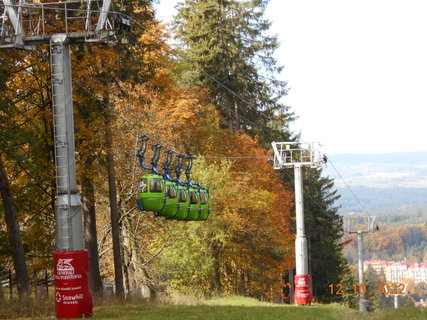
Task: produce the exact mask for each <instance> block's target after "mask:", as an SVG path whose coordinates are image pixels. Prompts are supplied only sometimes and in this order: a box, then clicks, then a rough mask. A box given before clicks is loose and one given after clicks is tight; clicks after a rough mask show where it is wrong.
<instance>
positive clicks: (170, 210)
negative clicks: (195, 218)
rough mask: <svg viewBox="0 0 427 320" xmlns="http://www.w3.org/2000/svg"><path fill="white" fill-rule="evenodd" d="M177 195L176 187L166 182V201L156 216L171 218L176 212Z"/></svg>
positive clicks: (172, 183) (177, 204)
mask: <svg viewBox="0 0 427 320" xmlns="http://www.w3.org/2000/svg"><path fill="white" fill-rule="evenodd" d="M178 206H179V195H178V186H177V185H176V183H174V182H172V181H166V201H165V203H164V207H163V209H162V210H160V211H157V215H159V216H162V217H168V218H172V217H175V216H176V214H177V212H178Z"/></svg>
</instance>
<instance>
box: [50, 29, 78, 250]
mask: <svg viewBox="0 0 427 320" xmlns="http://www.w3.org/2000/svg"><path fill="white" fill-rule="evenodd" d="M50 59H51V69H52V105H53V129H54V130H53V131H54V142H55V165H56V189H57V198H56V202H55V214H56V250H57V251H60V252H62V251H78V250H83V224H82V204H81V202H80V198H79V196H78V190H77V181H76V161H75V155H74V117H73V100H72V84H71V79H72V77H71V57H70V46H69V44H68V39H67V35H66V34H55V35H52V37H51V39H50Z"/></svg>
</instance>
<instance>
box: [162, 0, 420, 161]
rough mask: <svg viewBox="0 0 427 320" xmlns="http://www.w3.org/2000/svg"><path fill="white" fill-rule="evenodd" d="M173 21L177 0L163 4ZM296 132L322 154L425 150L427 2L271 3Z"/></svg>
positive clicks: (307, 0) (277, 0)
mask: <svg viewBox="0 0 427 320" xmlns="http://www.w3.org/2000/svg"><path fill="white" fill-rule="evenodd" d="M159 2H160V3H159V4H158V5H157V6H156V9H157V17H158V18H159V19H161V20H163V21H170V19H171V16H172V15H173V14H174V12H175V11H174V9H173V7H174V6H175V4H176V3H177V2H178V1H177V0H160V1H159ZM266 13H267V18H269V19H270V20H271V21H272V22H273V25H272V28H271V31H272V33H274V34H277V35H278V36H279V40H280V43H281V47H280V49H279V50H278V51H277V53H276V58H277V59H278V62H279V65H283V66H285V69H284V72H283V75H282V77H281V78H282V79H284V80H287V81H288V86H289V88H291V90H290V91H289V95H288V96H287V97H286V98H285V99H284V103H285V104H287V105H290V106H292V108H293V110H294V111H295V112H296V113H297V115H299V117H300V118H299V120H298V121H297V122H296V123H295V125H294V126H293V129H294V130H295V131H297V132H299V131H301V133H302V138H303V139H304V140H305V141H320V142H321V143H322V144H323V145H324V149H325V152H327V153H329V154H331V153H343V152H363V153H379V152H403V151H427V135H426V134H425V132H426V127H427V125H426V118H427V1H425V0H405V1H403V0H357V1H349V0H322V1H318V0H317V1H316V0H271V1H270V4H269V5H268V7H267V12H266Z"/></svg>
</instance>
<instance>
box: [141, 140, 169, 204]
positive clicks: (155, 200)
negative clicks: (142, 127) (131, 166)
mask: <svg viewBox="0 0 427 320" xmlns="http://www.w3.org/2000/svg"><path fill="white" fill-rule="evenodd" d="M148 140H149V138H148V137H146V136H143V137H142V145H141V148H140V149H139V150H138V154H137V155H138V157H139V162H140V164H141V166H142V167H143V168H144V169H147V170H151V171H152V173H149V174H146V175H143V176H142V177H141V180H140V182H139V187H138V200H139V201H138V206H139V208H140V209H142V210H144V211H154V212H157V211H160V210H162V209H163V207H164V205H165V200H166V198H167V197H166V188H165V181H164V179H163V176H161V175H160V174H159V173H158V172H157V169H156V167H157V163H158V161H159V159H160V149H161V148H162V146H161V145H159V144H155V145H154V146H153V147H154V155H153V158H152V159H151V164H152V166H151V167H147V166H146V165H144V156H145V152H146V151H147V143H148Z"/></svg>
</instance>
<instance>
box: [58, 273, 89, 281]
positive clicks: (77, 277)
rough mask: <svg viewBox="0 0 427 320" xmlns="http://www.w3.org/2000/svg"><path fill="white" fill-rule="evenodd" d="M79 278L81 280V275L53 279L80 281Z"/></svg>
mask: <svg viewBox="0 0 427 320" xmlns="http://www.w3.org/2000/svg"><path fill="white" fill-rule="evenodd" d="M81 278H82V275H81V274H70V275H66V276H61V275H57V276H55V279H57V280H73V279H81Z"/></svg>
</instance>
